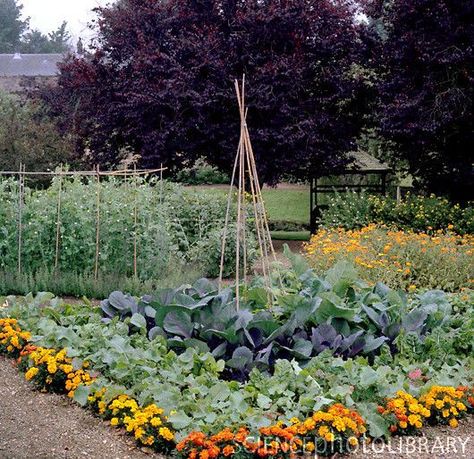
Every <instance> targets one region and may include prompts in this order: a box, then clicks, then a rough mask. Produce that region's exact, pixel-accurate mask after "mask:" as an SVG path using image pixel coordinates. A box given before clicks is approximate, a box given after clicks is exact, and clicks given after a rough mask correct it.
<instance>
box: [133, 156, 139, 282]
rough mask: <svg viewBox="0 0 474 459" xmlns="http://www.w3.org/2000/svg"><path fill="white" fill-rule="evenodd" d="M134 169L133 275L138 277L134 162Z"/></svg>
mask: <svg viewBox="0 0 474 459" xmlns="http://www.w3.org/2000/svg"><path fill="white" fill-rule="evenodd" d="M133 169H134V174H133V184H134V190H133V193H134V201H135V202H134V209H133V224H134V228H133V275H134V276H135V279H136V278H137V277H138V276H137V230H138V211H137V186H138V184H137V175H136V170H137V165H136V164H134V166H133Z"/></svg>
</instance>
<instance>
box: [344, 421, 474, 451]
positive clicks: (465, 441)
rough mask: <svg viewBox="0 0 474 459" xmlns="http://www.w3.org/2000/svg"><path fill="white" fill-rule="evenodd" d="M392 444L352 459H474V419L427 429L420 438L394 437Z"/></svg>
mask: <svg viewBox="0 0 474 459" xmlns="http://www.w3.org/2000/svg"><path fill="white" fill-rule="evenodd" d="M390 440H391V441H390V443H388V444H387V443H385V444H382V443H381V442H380V443H379V442H375V443H374V444H373V445H367V446H366V447H365V448H363V447H361V448H360V450H359V451H358V452H357V453H355V454H352V455H351V456H350V457H349V459H385V458H391V459H464V458H465V459H473V458H474V416H468V417H467V418H465V419H462V420H461V421H459V426H458V427H457V428H455V429H453V428H451V427H448V426H435V427H425V428H424V429H423V431H422V435H421V436H419V437H392V438H391V439H390Z"/></svg>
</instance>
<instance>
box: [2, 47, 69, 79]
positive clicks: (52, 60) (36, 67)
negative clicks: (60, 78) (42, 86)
mask: <svg viewBox="0 0 474 459" xmlns="http://www.w3.org/2000/svg"><path fill="white" fill-rule="evenodd" d="M63 59H64V56H63V55H62V54H19V53H16V54H0V77H16V76H55V75H56V74H57V73H58V67H57V65H58V63H59V62H61V61H62V60H63Z"/></svg>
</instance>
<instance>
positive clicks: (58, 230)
mask: <svg viewBox="0 0 474 459" xmlns="http://www.w3.org/2000/svg"><path fill="white" fill-rule="evenodd" d="M62 170H63V166H62V165H61V166H60V169H59V190H58V211H57V219H56V256H55V259H54V270H55V271H57V270H58V265H59V239H60V237H61V194H62V187H63V176H62V174H61V172H62Z"/></svg>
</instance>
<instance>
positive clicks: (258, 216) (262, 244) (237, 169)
mask: <svg viewBox="0 0 474 459" xmlns="http://www.w3.org/2000/svg"><path fill="white" fill-rule="evenodd" d="M235 92H236V95H237V102H238V107H239V115H240V140H239V144H238V148H237V154H236V157H235V161H234V167H233V171H232V178H231V184H230V189H229V194H228V199H227V212H226V217H225V222H224V232H223V236H222V247H221V262H220V272H219V289H221V288H222V281H223V275H224V260H225V250H226V243H227V235H228V226H229V220H230V207H231V201H232V194H233V189H234V186H237V231H236V233H237V234H236V249H235V252H236V262H235V285H236V294H235V295H236V303H237V308H239V306H240V291H239V290H240V289H239V287H240V281H241V279H243V282H244V284H245V283H246V281H247V268H248V267H247V234H246V225H247V202H246V183H249V184H250V189H249V190H248V191H249V192H250V195H251V199H252V209H253V216H254V221H255V229H256V234H257V242H258V249H259V252H260V258H261V263H262V273H263V279H264V282H265V285H266V287H267V292H268V296H269V301H270V302H271V301H272V296H273V294H272V293H271V277H270V274H271V263H272V261H274V262H276V261H277V257H276V254H275V249H274V247H273V243H272V239H271V236H270V229H269V225H268V219H267V215H266V212H265V204H264V201H263V196H262V189H261V186H260V180H259V178H258V172H257V165H256V161H255V155H254V152H253V148H252V142H251V140H250V134H249V131H248V126H247V108H246V107H245V75H244V76H243V78H242V84H241V86H239V83H238V81H237V80H235ZM237 173H238V178H236V176H237ZM241 247H242V254H241ZM241 255H242V259H241ZM241 262H242V263H241ZM241 265H242V270H243V273H242V276H241V274H240V271H241Z"/></svg>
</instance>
